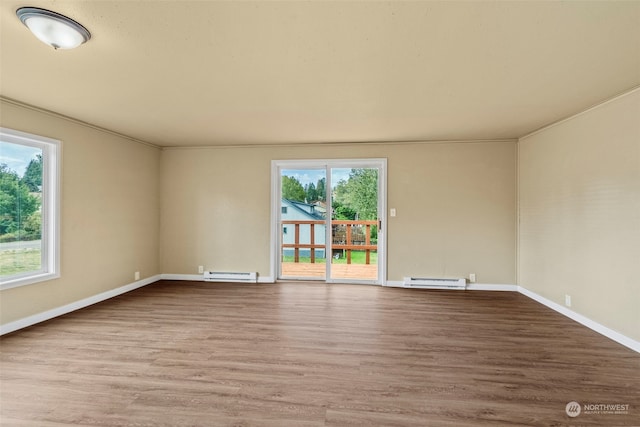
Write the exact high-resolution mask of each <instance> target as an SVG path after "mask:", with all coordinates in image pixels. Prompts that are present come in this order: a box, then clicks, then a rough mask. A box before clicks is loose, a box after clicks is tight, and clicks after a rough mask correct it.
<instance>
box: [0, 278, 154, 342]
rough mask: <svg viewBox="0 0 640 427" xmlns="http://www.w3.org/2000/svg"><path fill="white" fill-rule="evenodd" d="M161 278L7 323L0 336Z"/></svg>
mask: <svg viewBox="0 0 640 427" xmlns="http://www.w3.org/2000/svg"><path fill="white" fill-rule="evenodd" d="M160 277H161V275H160V274H158V275H155V276H151V277H147V278H146V279H142V280H138V281H136V282H133V283H129V284H128V285H124V286H120V287H119V288H115V289H111V290H109V291H106V292H102V293H99V294H97V295H93V296H91V297H88V298H84V299H81V300H80V301H76V302H72V303H70V304H66V305H63V306H61V307H57V308H53V309H51V310H47V311H43V312H42V313H38V314H34V315H31V316H27V317H24V318H22V319H18V320H14V321H13V322H9V323H5V324H4V325H0V335H4V334H8V333H10V332H14V331H17V330H18V329H22V328H26V327H28V326H32V325H35V324H36V323H40V322H44V321H45V320H49V319H53V318H54V317H58V316H62V315H63V314H67V313H71V312H72V311H76V310H80V309H81V308H85V307H88V306H90V305H93V304H96V303H99V302H102V301H105V300H108V299H109V298H113V297H116V296H118V295H122V294H124V293H127V292H130V291H133V290H134V289H138V288H141V287H143V286H146V285H149V284H151V283H154V282H157V281H158V280H160Z"/></svg>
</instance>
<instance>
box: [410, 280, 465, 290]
mask: <svg viewBox="0 0 640 427" xmlns="http://www.w3.org/2000/svg"><path fill="white" fill-rule="evenodd" d="M403 284H404V287H405V288H420V289H459V290H464V289H466V287H467V281H466V279H432V278H426V277H405V278H404V281H403Z"/></svg>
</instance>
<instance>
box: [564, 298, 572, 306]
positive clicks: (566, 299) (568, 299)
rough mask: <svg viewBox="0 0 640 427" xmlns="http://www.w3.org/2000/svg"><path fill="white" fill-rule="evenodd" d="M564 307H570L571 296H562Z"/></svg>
mask: <svg viewBox="0 0 640 427" xmlns="http://www.w3.org/2000/svg"><path fill="white" fill-rule="evenodd" d="M564 305H566V306H567V307H571V295H565V296H564Z"/></svg>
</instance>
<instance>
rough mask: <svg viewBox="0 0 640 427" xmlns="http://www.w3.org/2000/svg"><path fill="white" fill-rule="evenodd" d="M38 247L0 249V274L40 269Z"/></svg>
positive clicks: (10, 274) (9, 274)
mask: <svg viewBox="0 0 640 427" xmlns="http://www.w3.org/2000/svg"><path fill="white" fill-rule="evenodd" d="M40 266H41V256H40V249H8V250H4V251H0V276H12V275H14V274H18V273H24V272H25V271H34V270H40Z"/></svg>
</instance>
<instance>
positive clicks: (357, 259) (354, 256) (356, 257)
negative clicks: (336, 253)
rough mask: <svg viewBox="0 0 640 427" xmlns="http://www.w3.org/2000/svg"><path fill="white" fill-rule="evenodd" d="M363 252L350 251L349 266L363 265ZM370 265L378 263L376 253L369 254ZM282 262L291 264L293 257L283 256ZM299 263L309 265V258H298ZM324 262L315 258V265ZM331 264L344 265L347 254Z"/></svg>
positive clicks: (364, 256) (364, 257) (322, 259)
mask: <svg viewBox="0 0 640 427" xmlns="http://www.w3.org/2000/svg"><path fill="white" fill-rule="evenodd" d="M365 259H366V255H365V251H351V264H365ZM369 260H370V264H377V263H378V252H371V255H370V259H369ZM282 262H293V256H285V257H282ZM300 262H301V263H307V264H308V263H310V262H311V258H310V257H302V256H301V257H300ZM324 262H325V259H324V258H318V257H316V264H323V263H324ZM331 263H332V264H346V263H347V254H346V253H345V255H344V257H340V258H338V259H335V258H334V259H333V260H331Z"/></svg>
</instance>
